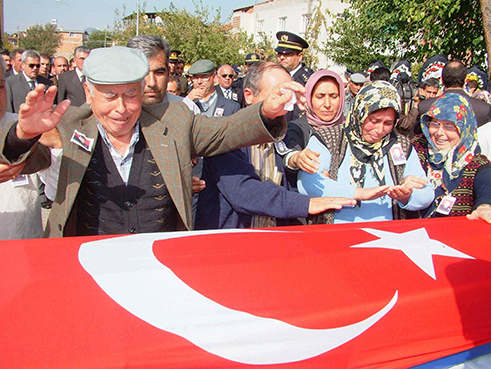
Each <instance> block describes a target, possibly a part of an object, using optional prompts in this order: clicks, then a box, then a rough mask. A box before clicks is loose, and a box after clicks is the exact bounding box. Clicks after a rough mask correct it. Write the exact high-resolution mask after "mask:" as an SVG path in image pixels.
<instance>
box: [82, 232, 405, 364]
mask: <svg viewBox="0 0 491 369" xmlns="http://www.w3.org/2000/svg"><path fill="white" fill-rule="evenodd" d="M238 232H270V233H279V231H257V230H256V231H251V230H227V231H204V232H193V234H190V233H188V232H173V233H158V234H141V235H132V236H126V237H121V238H112V239H105V240H100V241H93V242H87V243H84V244H82V246H81V247H80V250H79V260H80V263H81V264H82V266H83V267H84V269H85V270H86V271H87V272H88V273H89V274H90V275H91V276H92V277H93V278H94V280H95V281H96V282H97V284H98V285H99V286H100V287H101V288H102V289H103V290H104V292H105V293H107V294H108V295H109V296H110V297H111V298H112V299H113V300H114V301H116V302H117V303H118V304H119V305H121V306H122V307H123V308H125V309H126V310H128V311H129V312H131V313H132V314H134V315H135V316H137V317H138V318H140V319H142V320H143V321H145V322H147V323H149V324H151V325H153V326H155V327H157V328H159V329H162V330H165V331H168V332H171V333H174V334H176V335H179V336H181V337H184V338H186V339H187V340H189V341H190V342H192V343H193V344H195V345H196V346H198V347H200V348H202V349H203V350H205V351H207V352H210V353H212V354H215V355H217V356H220V357H222V358H225V359H228V360H231V361H235V362H240V363H244V364H256V365H260V364H281V363H290V362H296V361H301V360H306V359H309V358H312V357H314V356H317V355H320V354H322V353H325V352H327V351H330V350H332V349H334V348H336V347H339V346H341V345H343V344H344V343H346V342H348V341H350V340H352V339H354V338H355V337H357V336H359V335H360V334H362V333H363V332H365V331H366V330H367V329H369V328H370V327H371V326H373V325H374V324H375V323H376V322H377V321H379V320H380V319H381V318H382V317H383V316H384V315H386V314H387V313H388V312H389V311H390V310H391V309H392V307H393V306H394V305H395V304H396V302H397V298H398V292H397V291H396V292H395V293H394V295H393V297H392V299H391V300H390V302H388V303H387V305H386V306H384V307H383V308H382V309H380V310H379V311H378V312H376V313H375V314H373V315H372V316H370V317H368V318H366V319H365V320H363V321H360V322H357V323H354V324H350V325H346V326H342V327H337V328H331V329H305V328H300V327H296V326H293V325H291V324H288V323H286V322H283V321H280V320H277V319H271V318H264V317H259V316H255V315H252V314H250V313H247V312H243V311H238V310H234V309H230V308H227V307H226V306H223V305H220V304H218V303H217V302H215V301H213V300H211V299H209V298H207V297H206V296H203V295H202V294H200V293H199V292H197V291H195V290H194V289H192V288H191V287H189V286H188V285H187V284H186V283H184V282H183V281H182V280H181V279H179V278H178V277H177V276H176V274H175V273H174V272H173V271H172V270H171V269H170V268H168V267H166V266H165V265H163V264H162V263H161V262H159V261H158V260H157V258H156V257H155V255H154V253H153V243H154V242H155V241H161V240H166V239H172V238H181V237H189V238H191V237H193V236H197V235H198V236H199V235H204V234H206V235H210V234H218V233H221V234H223V233H238Z"/></svg>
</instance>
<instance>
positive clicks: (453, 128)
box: [428, 122, 457, 132]
mask: <svg viewBox="0 0 491 369" xmlns="http://www.w3.org/2000/svg"><path fill="white" fill-rule="evenodd" d="M440 127H442V128H443V130H444V131H447V132H455V131H457V126H456V125H455V124H450V123H444V124H441V123H438V122H429V123H428V128H432V129H434V130H436V131H437V130H439V129H440Z"/></svg>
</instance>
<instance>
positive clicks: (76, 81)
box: [58, 46, 90, 106]
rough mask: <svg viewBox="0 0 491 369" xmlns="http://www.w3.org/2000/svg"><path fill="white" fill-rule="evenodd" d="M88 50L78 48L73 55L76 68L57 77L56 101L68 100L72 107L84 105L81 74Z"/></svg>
mask: <svg viewBox="0 0 491 369" xmlns="http://www.w3.org/2000/svg"><path fill="white" fill-rule="evenodd" d="M89 54H90V49H89V48H87V47H85V46H79V47H77V48H76V49H75V51H74V53H73V57H74V61H75V65H76V68H75V69H74V70H71V71H69V72H65V73H63V74H60V75H59V76H58V101H63V100H65V99H68V100H70V102H71V103H72V106H82V105H83V104H85V92H84V86H83V83H84V82H83V81H84V75H83V72H82V69H83V65H84V61H85V59H86V58H87V57H88V56H89Z"/></svg>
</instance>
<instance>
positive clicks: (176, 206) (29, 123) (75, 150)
mask: <svg viewBox="0 0 491 369" xmlns="http://www.w3.org/2000/svg"><path fill="white" fill-rule="evenodd" d="M121 60H125V63H124V64H123V65H119V67H118V68H115V67H114V66H115V65H116V64H118V62H119V61H121ZM148 70H149V65H148V60H147V59H146V57H145V56H144V54H143V53H142V52H141V51H140V50H136V49H130V48H126V47H119V46H115V47H111V48H101V49H95V50H93V51H92V53H91V55H90V56H89V58H88V59H87V62H86V63H85V65H84V68H83V71H84V74H85V75H86V76H87V82H86V84H85V92H86V95H87V102H88V104H89V105H90V106H91V108H88V107H86V106H83V107H80V108H70V109H68V107H69V102H68V101H63V102H61V103H60V104H58V106H57V107H56V108H55V109H54V110H52V107H51V104H52V102H53V99H54V97H55V95H56V87H54V86H53V87H51V88H50V89H49V90H48V91H47V92H46V95H45V98H44V101H43V102H40V101H38V99H37V98H36V97H37V96H38V94H40V93H42V92H43V91H42V90H41V88H40V86H38V87H37V88H36V90H35V91H33V92H31V93H29V94H28V96H27V101H26V104H25V105H23V107H22V109H21V112H20V114H19V121H18V123H13V124H9V125H7V126H6V127H1V128H0V163H7V164H9V165H12V164H20V163H22V162H23V161H25V160H26V155H25V154H26V153H29V152H33V151H34V152H36V151H37V150H39V147H40V146H41V145H37V146H36V142H37V140H38V137H39V135H40V134H42V133H44V132H49V131H51V130H52V129H53V128H55V127H56V129H57V130H58V132H59V134H60V137H61V141H62V146H63V158H62V160H61V167H60V174H59V179H58V182H57V193H56V197H55V202H54V204H53V208H52V210H51V213H50V217H49V219H48V224H47V226H46V232H45V235H47V236H50V237H62V236H75V235H84V234H85V235H88V234H117V233H142V232H157V231H171V230H178V229H181V230H186V229H192V228H193V223H192V211H191V199H192V181H191V170H192V165H191V157H192V156H193V155H200V156H209V155H218V154H221V153H223V152H226V151H229V150H233V149H236V148H238V147H241V146H250V145H253V144H256V143H263V142H270V141H273V140H275V139H278V138H279V137H281V136H282V135H284V134H285V131H286V122H285V120H284V119H283V117H282V115H283V114H284V113H285V110H284V107H285V104H286V103H287V102H288V101H290V99H291V93H290V92H288V93H284V92H282V89H288V90H290V91H292V92H293V93H296V94H297V98H298V99H299V101H300V103H301V104H305V103H306V100H305V97H304V96H303V95H302V94H304V93H305V88H304V87H303V86H301V85H299V84H297V83H294V82H289V83H283V84H281V85H279V86H276V87H275V88H274V89H273V91H272V92H271V94H270V95H269V96H268V98H267V99H266V100H265V101H264V102H263V103H262V104H256V105H254V106H251V107H250V108H247V109H243V110H242V111H240V112H238V113H237V114H236V115H234V116H232V117H224V118H220V119H214V118H211V119H209V118H206V117H204V116H202V115H197V116H195V115H194V114H193V113H192V112H191V111H190V110H189V109H188V108H187V106H185V105H184V104H183V103H181V102H173V103H164V104H155V105H152V106H148V107H147V106H143V104H142V101H143V93H142V81H143V79H144V77H145V75H146V74H147V73H148ZM41 117H43V119H40V118H41ZM74 136H77V138H78V139H77V140H73V138H74ZM80 140H82V141H83V142H84V144H83V145H82V146H80V145H79V144H78V143H77V142H78V141H80Z"/></svg>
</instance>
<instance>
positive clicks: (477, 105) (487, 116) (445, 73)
mask: <svg viewBox="0 0 491 369" xmlns="http://www.w3.org/2000/svg"><path fill="white" fill-rule="evenodd" d="M466 77H467V68H466V66H465V65H464V64H462V62H460V61H458V60H455V61H451V62H448V63H447V64H445V67H443V70H442V81H443V85H444V86H445V91H444V92H443V93H444V94H448V93H456V94H459V95H462V96H465V98H466V99H467V100H469V102H470V104H471V105H472V110H474V114H475V115H476V120H477V126H478V127H480V126H482V125H484V124H485V123H487V122H489V121H490V120H491V105H490V104H488V103H486V102H484V101H483V100H479V99H475V98H473V97H470V96H469V95H467V93H466V92H465V91H464V84H465V78H466ZM436 99H438V97H433V98H431V99H427V100H423V101H421V102H420V103H419V105H418V109H419V118H421V116H422V115H423V114H424V113H426V112H427V111H428V110H429V109H430V108H431V106H432V105H433V103H434V102H435V101H436ZM419 122H420V120H419V119H418V124H415V126H414V134H421V133H422V131H421V124H419Z"/></svg>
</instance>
